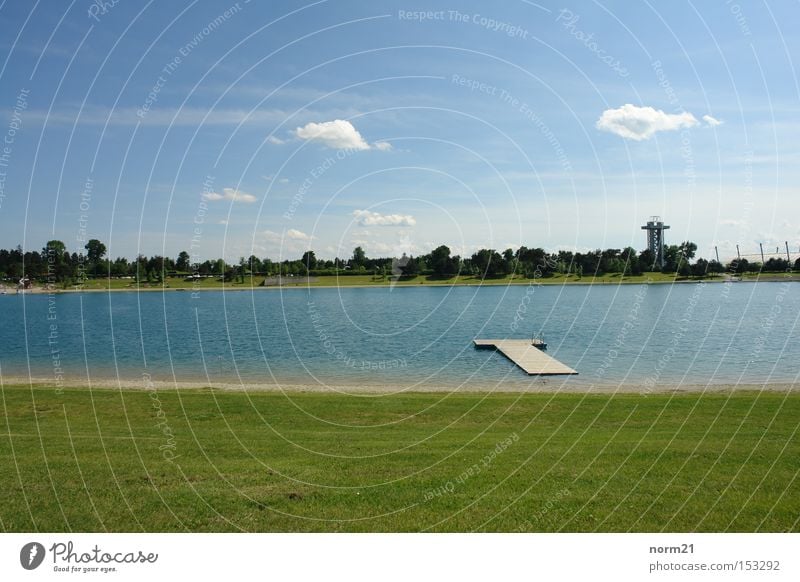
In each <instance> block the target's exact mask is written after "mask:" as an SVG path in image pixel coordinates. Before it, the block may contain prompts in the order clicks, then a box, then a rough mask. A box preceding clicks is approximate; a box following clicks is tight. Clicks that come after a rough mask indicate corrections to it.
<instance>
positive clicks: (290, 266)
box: [0, 239, 800, 284]
mask: <svg viewBox="0 0 800 582" xmlns="http://www.w3.org/2000/svg"><path fill="white" fill-rule="evenodd" d="M696 251H697V245H696V244H694V243H693V242H691V241H684V242H682V243H681V244H679V245H669V246H666V245H665V247H664V266H663V268H662V267H659V265H657V262H656V257H655V255H654V253H652V252H651V251H650V250H643V251H637V250H635V249H634V248H632V247H626V248H624V249H605V250H601V249H597V250H595V251H592V252H585V253H582V252H573V251H557V252H554V253H548V252H546V251H545V250H544V249H541V248H528V247H525V246H523V247H520V248H519V249H517V250H514V249H510V248H509V249H506V250H504V251H502V252H500V251H497V250H495V249H480V250H479V251H477V252H475V253H473V254H472V255H471V256H469V257H466V256H465V257H461V256H459V255H453V254H452V252H451V250H450V248H449V247H447V246H446V245H441V246H439V247H437V248H435V249H433V250H432V251H431V252H430V253H427V254H422V255H418V256H416V257H415V256H407V255H405V254H403V255H402V256H400V257H382V258H370V257H367V255H366V253H365V252H364V249H363V248H362V247H360V246H358V247H356V248H355V249H354V250H353V254H352V256H350V257H348V258H346V259H341V258H335V259H333V260H325V259H318V258H317V257H316V255H315V253H314V251H312V250H308V251H306V252H305V253H303V255H302V256H301V257H300V258H299V259H296V260H284V261H281V262H278V261H273V260H272V259H269V258H259V257H257V256H255V255H251V256H250V257H247V258H245V257H241V258H240V259H239V261H238V263H229V262H226V261H225V260H223V259H216V260H205V261H203V262H192V261H191V257H190V255H189V253H187V252H186V251H181V252H180V253H179V254H178V256H177V257H175V258H174V259H173V258H171V257H162V256H160V255H154V256H151V257H147V256H144V255H139V256H137V257H136V258H135V259H134V260H128V259H127V258H125V257H117V258H115V259H113V260H112V259H110V258H108V257H107V256H106V255H107V248H106V245H105V244H104V243H102V242H101V241H99V240H97V239H92V240H90V241H89V242H88V243H87V244H86V245H85V246H84V248H83V249H80V250H79V251H74V250H73V251H72V252H70V251H69V250H68V249H67V247H66V245H65V244H64V243H63V242H61V241H58V240H51V241H48V242H47V244H46V245H45V246H44V247H43V248H42V250H41V251H23V250H22V248H21V247H19V246H18V247H17V248H16V249H12V250H7V249H0V278H2V279H3V280H7V281H8V280H11V281H19V280H20V279H22V278H23V277H25V278H28V279H30V280H38V281H40V282H43V283H48V282H49V283H63V284H80V283H81V282H82V281H85V280H87V279H97V278H108V277H111V278H132V279H135V280H136V281H139V282H144V281H147V282H150V283H159V282H163V281H164V280H165V279H166V278H167V277H186V278H197V277H216V278H218V279H221V280H223V281H235V280H237V279H238V280H240V281H242V282H244V280H245V277H247V276H251V277H255V276H263V277H276V276H322V275H357V274H370V275H373V276H378V277H384V278H385V277H415V276H418V275H427V276H429V277H432V278H442V279H446V278H450V277H452V276H454V275H462V276H465V275H466V276H475V277H481V278H494V277H505V276H508V275H510V274H516V275H518V276H522V277H527V278H539V277H552V276H554V275H557V274H564V275H575V276H577V277H578V278H580V277H583V276H598V275H605V274H612V273H619V274H623V275H640V274H642V273H646V272H653V271H662V272H664V273H673V274H677V275H679V276H695V277H705V276H708V275H714V274H719V273H723V272H728V273H730V274H743V273H754V272H762V271H771V272H786V271H789V270H791V269H792V268H793V269H795V270H800V259H798V260H797V261H795V262H794V264H791V263H790V262H789V261H787V260H785V259H781V258H770V259H769V260H768V261H766V262H764V264H761V263H759V262H751V261H748V260H747V259H744V258H743V259H734V260H733V261H731V262H730V263H728V264H727V265H723V264H721V263H719V262H717V261H715V260H711V261H707V260H705V259H703V258H697V259H695V253H696Z"/></svg>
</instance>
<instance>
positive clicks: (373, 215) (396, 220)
mask: <svg viewBox="0 0 800 582" xmlns="http://www.w3.org/2000/svg"><path fill="white" fill-rule="evenodd" d="M353 216H354V217H355V219H356V222H357V223H358V224H360V225H361V226H414V225H415V224H417V220H416V219H415V218H414V217H413V216H411V215H410V214H380V213H378V212H370V211H369V210H354V211H353Z"/></svg>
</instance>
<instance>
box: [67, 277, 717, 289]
mask: <svg viewBox="0 0 800 582" xmlns="http://www.w3.org/2000/svg"><path fill="white" fill-rule="evenodd" d="M683 280H688V278H686V277H676V276H675V275H674V274H664V273H645V274H642V275H635V276H634V275H627V276H623V275H621V274H620V273H608V274H605V275H602V276H597V277H593V276H591V275H587V276H584V277H578V276H577V275H564V274H556V275H553V276H551V277H538V278H536V279H529V278H527V277H524V276H521V275H507V276H503V277H492V278H486V279H482V278H481V277H475V276H472V275H467V276H465V275H460V276H454V277H449V278H444V277H434V276H429V275H418V276H415V277H403V278H400V279H392V278H391V277H381V276H373V275H341V276H335V275H324V276H321V277H313V278H312V279H311V280H310V281H309V280H308V279H306V278H305V277H286V278H285V282H284V284H283V288H293V287H387V286H390V285H401V286H420V285H528V284H531V283H536V284H543V285H574V284H577V285H589V284H598V285H609V284H617V285H619V284H633V285H635V284H643V283H648V282H649V283H672V282H675V281H683ZM705 280H706V281H719V280H721V278H720V277H716V278H707V279H705ZM263 281H264V277H262V276H259V277H250V276H247V277H245V280H244V282H241V281H240V280H239V279H236V280H235V281H229V282H227V283H223V282H222V280H220V279H217V278H207V279H200V280H198V281H194V282H192V281H187V280H186V279H185V278H183V277H167V278H166V279H165V280H164V282H163V283H146V282H142V283H137V282H136V281H134V280H132V279H90V280H88V281H86V282H84V283H83V285H82V286H81V289H83V290H86V291H102V290H112V291H136V290H140V291H152V290H159V291H160V290H165V289H167V290H178V289H182V290H184V291H202V290H209V289H218V290H222V289H226V290H237V289H254V290H259V289H263V287H261V283H262V282H263ZM273 288H277V287H273ZM67 289H76V288H75V287H67Z"/></svg>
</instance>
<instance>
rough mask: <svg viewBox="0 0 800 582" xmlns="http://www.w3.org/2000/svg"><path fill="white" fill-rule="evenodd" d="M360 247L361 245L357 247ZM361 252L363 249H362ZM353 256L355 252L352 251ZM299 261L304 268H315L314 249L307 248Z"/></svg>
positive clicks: (315, 257)
mask: <svg viewBox="0 0 800 582" xmlns="http://www.w3.org/2000/svg"><path fill="white" fill-rule="evenodd" d="M358 248H361V247H358ZM362 252H363V251H362ZM353 254H354V256H355V253H353ZM300 261H301V262H302V263H303V265H305V267H306V269H307V270H309V271H311V270H312V269H316V268H317V256H316V255H315V254H314V251H311V250H308V251H306V252H304V253H303V258H302V259H300Z"/></svg>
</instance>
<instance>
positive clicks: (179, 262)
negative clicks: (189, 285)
mask: <svg viewBox="0 0 800 582" xmlns="http://www.w3.org/2000/svg"><path fill="white" fill-rule="evenodd" d="M189 261H190V257H189V253H187V252H186V251H181V252H180V253H179V254H178V258H177V259H175V268H176V269H177V270H178V271H183V272H184V273H185V272H187V271H188V270H189V269H190V267H191V264H190V263H189Z"/></svg>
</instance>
